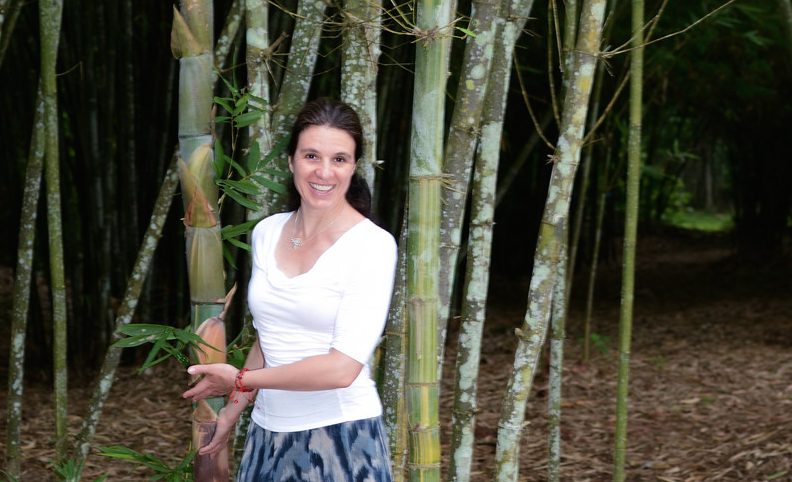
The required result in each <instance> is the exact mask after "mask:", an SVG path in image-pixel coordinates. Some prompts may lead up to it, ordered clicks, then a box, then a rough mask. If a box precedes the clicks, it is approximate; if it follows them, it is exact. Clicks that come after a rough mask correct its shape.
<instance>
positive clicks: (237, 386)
mask: <svg viewBox="0 0 792 482" xmlns="http://www.w3.org/2000/svg"><path fill="white" fill-rule="evenodd" d="M248 371H250V369H249V368H243V369H241V370H239V372H238V373H237V376H236V379H235V380H234V388H233V390H231V395H229V396H228V398H229V399H231V398H233V399H234V403H239V398H235V397H234V394H235V393H250V392H252V391H253V389H252V388H247V387H245V384H244V383H242V375H244V374H245V372H248ZM247 398H248V400H249V401H251V402H252V401H253V399H252V398H251V397H247Z"/></svg>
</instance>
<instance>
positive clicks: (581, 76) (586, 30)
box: [495, 0, 605, 481]
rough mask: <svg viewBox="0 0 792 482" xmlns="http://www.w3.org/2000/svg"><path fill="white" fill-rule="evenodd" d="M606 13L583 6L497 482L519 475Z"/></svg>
mask: <svg viewBox="0 0 792 482" xmlns="http://www.w3.org/2000/svg"><path fill="white" fill-rule="evenodd" d="M604 12H605V0H586V1H585V2H584V3H583V8H582V13H581V22H580V34H579V36H578V43H577V48H576V54H575V57H576V58H575V62H574V68H573V70H572V71H571V72H570V75H571V82H570V83H569V86H568V91H567V93H566V96H565V99H564V109H563V113H562V116H561V121H562V123H561V126H560V130H559V132H560V133H561V135H560V137H559V139H558V143H557V145H558V148H557V150H556V153H555V154H554V155H553V157H552V160H553V162H554V164H553V172H552V174H551V177H550V187H549V190H548V194H547V200H546V203H545V210H544V214H543V216H542V224H541V228H540V231H539V239H538V241H537V246H536V251H535V255H534V267H533V273H532V276H531V283H530V292H529V300H528V309H527V311H526V314H525V320H524V323H523V326H522V328H520V329H518V330H517V336H518V345H517V351H516V353H515V357H514V367H513V371H512V374H511V377H510V378H509V383H508V388H507V391H506V394H505V396H504V399H503V405H502V407H501V420H500V423H499V430H498V445H497V449H496V460H495V470H496V477H497V480H499V481H515V480H517V474H518V473H519V447H520V434H521V432H522V425H523V421H524V418H525V404H526V401H527V399H528V394H529V393H530V388H531V384H532V383H533V377H534V374H535V370H536V365H537V362H538V360H539V355H540V351H541V347H542V345H543V343H544V339H545V334H546V332H547V325H548V322H549V315H550V304H551V301H552V291H553V286H554V283H555V277H556V274H557V271H558V263H559V262H561V259H560V254H561V245H562V239H561V238H562V234H563V226H564V224H565V223H566V222H567V218H568V215H569V202H570V198H571V194H572V187H573V185H574V179H575V171H576V168H577V163H578V160H579V158H580V146H581V143H582V140H583V131H584V127H585V120H586V112H587V110H588V101H589V96H590V93H591V85H592V83H593V77H594V70H595V69H594V67H595V64H596V58H597V54H598V53H599V41H600V36H601V31H602V22H603V18H604Z"/></svg>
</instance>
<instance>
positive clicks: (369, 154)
mask: <svg viewBox="0 0 792 482" xmlns="http://www.w3.org/2000/svg"><path fill="white" fill-rule="evenodd" d="M381 11H382V7H381V1H380V0H349V1H347V2H346V7H345V9H344V10H342V14H343V16H344V23H345V28H344V35H345V41H344V51H343V55H342V59H343V60H342V63H341V100H343V101H344V102H346V103H347V104H349V105H350V106H351V107H352V108H353V109H355V112H357V113H358V116H359V117H360V123H361V124H362V126H363V159H362V160H361V162H360V163H358V169H357V171H358V174H360V175H361V176H362V177H363V178H364V179H366V182H368V185H369V186H370V187H371V188H372V189H373V188H374V178H375V172H376V171H375V168H376V167H377V70H378V69H377V62H378V61H379V55H380V28H381V27H380V12H381Z"/></svg>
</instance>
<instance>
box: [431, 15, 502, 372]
mask: <svg viewBox="0 0 792 482" xmlns="http://www.w3.org/2000/svg"><path fill="white" fill-rule="evenodd" d="M504 21H505V20H504V19H503V18H502V17H501V16H500V14H499V4H498V3H496V2H485V1H482V0H474V1H473V2H472V5H471V14H470V26H469V29H470V30H472V31H473V32H475V33H476V37H472V36H469V37H468V38H467V39H466V41H465V52H464V58H463V60H462V65H463V67H462V72H461V73H460V77H459V85H458V87H457V91H456V99H457V101H456V104H455V105H454V110H453V114H452V115H451V124H450V128H449V131H448V139H447V141H446V146H445V153H444V164H443V174H444V175H445V176H446V184H445V185H444V186H443V187H444V188H445V190H444V191H443V194H444V197H443V203H442V215H441V220H440V223H441V225H440V278H439V283H440V285H439V286H440V288H439V294H440V303H439V305H440V306H439V308H438V310H439V315H438V324H439V326H438V337H439V343H438V346H439V352H438V357H437V364H438V372H439V373H440V374H439V375H438V377H439V378H442V366H443V353H444V347H445V338H446V329H447V326H448V319H449V317H450V316H451V305H452V304H453V301H452V299H451V298H452V295H453V291H454V280H455V279H456V277H457V267H458V266H459V252H460V250H461V243H462V231H463V225H464V223H465V208H466V207H465V206H466V203H467V199H468V189H469V188H470V172H471V169H472V166H473V157H474V155H475V153H476V146H477V145H478V142H479V138H480V136H481V130H480V126H481V113H482V111H483V110H484V103H485V99H486V96H487V84H488V82H489V80H490V77H491V65H492V52H493V50H494V49H495V48H496V47H495V35H496V32H499V31H500V29H502V28H503V23H504ZM496 152H497V151H496Z"/></svg>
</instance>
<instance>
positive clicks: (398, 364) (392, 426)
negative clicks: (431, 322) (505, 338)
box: [377, 229, 409, 482]
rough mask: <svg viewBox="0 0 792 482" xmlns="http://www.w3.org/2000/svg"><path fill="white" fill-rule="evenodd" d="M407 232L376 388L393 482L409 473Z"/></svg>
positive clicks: (402, 238)
mask: <svg viewBox="0 0 792 482" xmlns="http://www.w3.org/2000/svg"><path fill="white" fill-rule="evenodd" d="M406 245H407V229H402V230H401V236H400V237H399V262H398V265H397V269H396V279H395V282H394V285H393V297H392V299H391V306H390V310H389V312H388V321H387V323H386V326H385V332H384V335H383V336H384V340H383V342H382V345H383V346H384V348H385V355H384V360H383V361H382V363H381V365H382V369H381V373H382V376H380V377H379V378H378V380H377V388H378V390H379V394H380V398H382V409H383V420H384V422H385V426H386V427H387V429H388V435H389V442H390V454H391V461H392V463H391V468H392V469H393V480H394V482H403V481H404V480H405V479H406V478H407V476H408V475H409V474H407V473H406V470H405V469H406V467H407V457H408V454H409V443H408V438H407V436H408V433H407V406H406V403H405V399H404V392H405V386H404V378H405V366H406V361H407V341H408V340H407V338H408V334H407V314H406V303H407V300H406V298H407V250H406V249H405V248H406Z"/></svg>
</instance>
